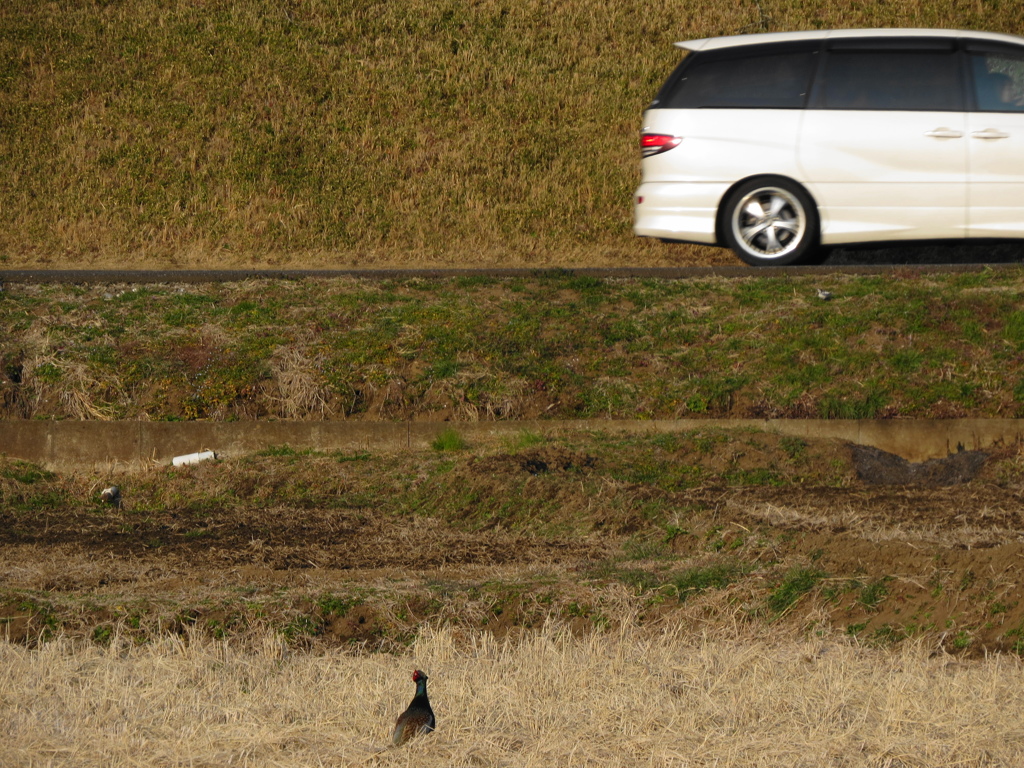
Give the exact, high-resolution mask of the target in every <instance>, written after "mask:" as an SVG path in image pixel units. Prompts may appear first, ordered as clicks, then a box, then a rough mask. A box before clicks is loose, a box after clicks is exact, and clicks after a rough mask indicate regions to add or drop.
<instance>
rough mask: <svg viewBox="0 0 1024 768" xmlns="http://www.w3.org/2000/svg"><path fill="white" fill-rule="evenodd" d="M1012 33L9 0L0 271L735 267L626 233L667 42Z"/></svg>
mask: <svg viewBox="0 0 1024 768" xmlns="http://www.w3.org/2000/svg"><path fill="white" fill-rule="evenodd" d="M1021 24H1022V21H1021V17H1020V14H1019V8H1018V7H1017V5H1016V4H1015V3H1010V2H996V1H995V0H956V1H955V2H948V1H947V0H941V1H940V0H914V1H913V2H900V3H888V2H882V1H881V0H878V1H877V2H876V1H875V0H871V1H869V2H834V1H833V0H808V1H807V2H801V3H792V2H788V1H787V0H758V1H757V2H743V3H728V2H722V1H721V0H703V1H701V2H686V3H678V2H664V1H662V0H655V2H649V1H646V2H639V1H638V0H626V1H625V2H616V3H600V4H594V3H591V2H586V0H570V1H569V2H561V3H549V2H543V1H542V0H529V1H527V2H517V3H503V2H500V1H499V0H485V1H483V2H459V1H458V0H393V1H391V2H387V3H373V2H364V1H362V0H301V1H299V0H289V1H288V2H279V1H278V0H213V1H212V2H198V1H192V0H181V1H180V2H172V3H168V2H163V1H162V0H138V1H136V2H131V3H124V2H96V3H93V2H67V1H65V2H38V1H37V0H6V1H5V2H4V3H3V4H2V7H0V127H2V130H0V268H2V267H8V268H11V267H27V266H42V267H81V266H95V267H123V266H128V265H131V266H134V267H154V268H156V267H185V266H188V267H222V266H268V265H275V266H295V267H309V266H327V267H330V266H339V267H342V266H343V267H351V266H358V267H374V266H399V267H409V266H444V265H456V266H490V265H499V266H561V267H572V266H623V265H625V266H632V265H637V264H640V265H648V266H656V265H675V264H707V263H715V262H720V263H730V264H731V263H735V261H734V259H733V257H731V256H730V255H728V254H726V253H724V252H721V251H716V250H711V249H701V248H695V247H687V246H667V245H663V244H660V243H652V242H646V241H641V240H639V239H637V238H634V237H633V236H632V234H631V230H630V227H631V215H632V212H631V198H632V192H633V190H634V188H635V186H636V183H637V180H638V170H637V169H638V164H639V152H638V148H637V136H638V131H639V128H640V115H641V112H642V110H643V109H644V107H645V106H646V104H647V103H648V102H649V101H650V99H651V98H652V97H653V95H654V93H655V91H656V89H657V87H658V85H659V84H660V82H661V81H662V80H663V79H664V78H665V77H666V76H667V74H668V73H669V71H670V70H671V68H672V67H673V66H674V64H675V63H676V62H677V61H678V58H679V55H680V54H679V51H678V50H677V49H674V48H673V47H672V43H673V42H675V41H677V40H681V39H690V38H696V37H705V36H709V35H721V34H737V33H744V32H762V31H778V30H792V29H807V28H811V29H813V28H821V27H826V28H827V27H858V26H880V27H886V26H915V27H929V26H932V27H953V28H980V29H989V30H993V31H1001V32H1020V31H1021V30H1022V27H1021Z"/></svg>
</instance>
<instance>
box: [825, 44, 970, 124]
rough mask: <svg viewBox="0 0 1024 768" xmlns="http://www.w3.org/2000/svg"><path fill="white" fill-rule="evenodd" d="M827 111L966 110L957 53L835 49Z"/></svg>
mask: <svg viewBox="0 0 1024 768" xmlns="http://www.w3.org/2000/svg"><path fill="white" fill-rule="evenodd" d="M822 106H824V108H825V109H884V110H937V111H949V110H955V111H958V110H961V109H963V91H962V89H961V87H960V75H959V67H958V64H957V57H956V54H954V53H952V52H950V53H941V52H931V51H846V50H843V51H830V52H829V54H828V61H827V62H826V65H825V83H824V94H823V101H822Z"/></svg>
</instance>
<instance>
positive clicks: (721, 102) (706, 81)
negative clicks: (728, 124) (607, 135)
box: [663, 51, 817, 109]
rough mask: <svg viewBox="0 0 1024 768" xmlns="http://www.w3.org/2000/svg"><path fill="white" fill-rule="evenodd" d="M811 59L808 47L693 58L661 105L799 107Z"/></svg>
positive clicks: (805, 86)
mask: <svg viewBox="0 0 1024 768" xmlns="http://www.w3.org/2000/svg"><path fill="white" fill-rule="evenodd" d="M815 61H817V58H816V57H815V55H814V54H813V53H812V52H808V51H803V52H798V53H793V52H790V53H765V54H761V55H754V56H751V55H747V56H737V57H735V58H717V59H711V60H704V61H700V60H697V61H694V62H693V65H692V66H690V67H688V68H687V69H686V70H685V71H684V72H683V77H682V78H681V79H680V81H679V83H678V85H677V87H676V89H675V92H674V93H673V94H672V95H671V98H669V99H668V103H667V104H664V105H663V106H667V107H669V108H671V109H700V108H706V107H714V108H728V107H735V108H744V109H749V108H751V107H754V108H761V109H800V108H801V107H803V105H804V101H805V99H806V97H807V89H808V85H809V83H810V80H811V74H812V72H813V70H814V63H815Z"/></svg>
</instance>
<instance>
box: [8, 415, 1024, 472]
mask: <svg viewBox="0 0 1024 768" xmlns="http://www.w3.org/2000/svg"><path fill="white" fill-rule="evenodd" d="M708 427H716V428H730V429H737V428H747V429H759V430H765V431H771V432H777V433H780V434H785V435H791V436H794V437H803V438H806V439H836V440H845V441H848V442H851V443H858V444H861V445H870V446H874V447H876V448H880V449H882V450H884V451H888V452H890V453H895V454H897V455H898V456H902V457H903V458H905V459H907V460H908V461H924V460H926V459H937V458H944V457H946V456H948V455H949V454H950V453H956V452H957V451H958V450H960V449H964V450H975V449H984V448H990V447H992V446H997V445H1007V444H1013V443H1016V442H1019V441H1020V440H1021V439H1024V419H949V420H891V421H852V420H851V421H843V420H834V421H832V420H815V419H807V420H802V419H801V420H798V419H736V420H728V421H725V420H721V421H720V420H714V421H712V420H699V419H681V420H672V421H610V420H586V421H501V422H364V421H323V422H295V421H236V422H153V421H119V422H102V421H0V455H6V456H9V457H12V458H18V459H24V460H27V461H32V462H34V463H38V464H42V465H43V466H46V467H48V468H50V469H62V470H69V469H87V468H91V467H108V466H110V465H117V464H127V465H132V464H148V463H170V461H171V459H172V458H173V457H174V456H180V455H183V454H188V453H193V452H196V451H205V450H213V451H216V452H217V454H218V455H219V456H223V457H230V456H238V455H242V454H246V453H251V452H253V451H258V450H260V449H263V448H267V447H269V446H283V445H288V446H291V447H292V448H295V449H297V450H302V449H305V448H312V449H316V450H320V451H346V452H351V451H358V450H366V451H400V450H409V449H422V448H426V447H428V446H429V445H430V444H431V443H432V442H433V441H434V439H435V438H436V437H437V435H438V434H440V433H441V432H442V431H444V430H446V429H454V430H455V431H456V432H458V433H459V435H461V436H462V437H463V438H464V439H465V440H466V441H467V442H468V443H470V444H476V445H486V444H492V443H496V442H498V441H499V440H501V439H502V438H503V437H507V436H512V435H515V434H517V433H520V432H524V431H529V432H534V433H537V434H555V433H560V432H567V431H580V430H583V431H598V430H599V431H605V432H630V433H658V432H663V433H665V432H682V431H689V430H694V429H701V428H708Z"/></svg>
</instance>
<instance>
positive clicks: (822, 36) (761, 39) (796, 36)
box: [676, 29, 1024, 51]
mask: <svg viewBox="0 0 1024 768" xmlns="http://www.w3.org/2000/svg"><path fill="white" fill-rule="evenodd" d="M918 36H921V37H925V36H927V37H971V38H974V39H976V40H990V41H992V42H1000V43H1011V44H1015V45H1024V37H1019V36H1017V35H1005V34H1002V33H999V32H975V31H973V30H971V31H966V30H958V29H816V30H809V31H806V32H759V33H756V34H752V35H729V36H727V37H702V38H700V39H699V40H683V41H681V42H678V43H676V47H677V48H684V49H685V50H687V51H707V50H713V49H716V48H731V47H733V46H736V45H755V44H757V43H783V42H791V41H794V40H826V39H835V38H841V37H918Z"/></svg>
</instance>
